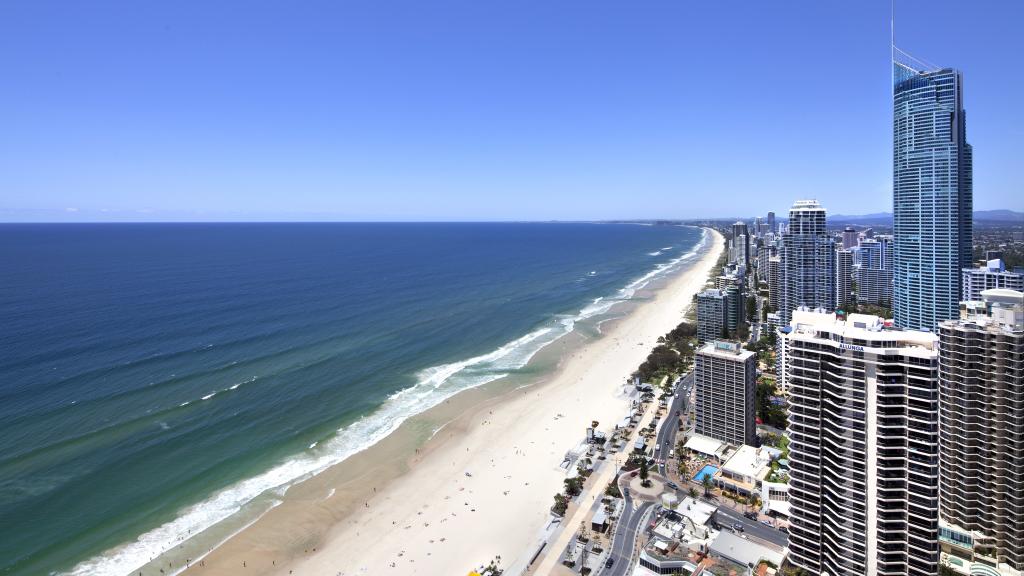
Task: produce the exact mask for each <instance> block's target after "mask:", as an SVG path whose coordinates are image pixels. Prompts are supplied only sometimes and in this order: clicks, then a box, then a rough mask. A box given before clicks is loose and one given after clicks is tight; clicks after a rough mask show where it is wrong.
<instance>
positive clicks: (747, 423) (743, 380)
mask: <svg viewBox="0 0 1024 576" xmlns="http://www.w3.org/2000/svg"><path fill="white" fill-rule="evenodd" d="M756 364H757V358H756V355H755V354H754V353H753V352H751V351H750V350H744V349H743V347H742V346H741V345H740V344H739V342H723V341H715V342H709V343H708V344H706V345H704V346H703V347H701V348H700V349H699V350H697V354H696V356H695V358H694V367H693V384H694V390H696V394H695V398H696V401H695V403H694V412H695V414H696V418H697V421H696V424H695V425H694V432H696V433H697V434H702V435H704V436H709V437H711V438H714V439H716V440H721V441H722V442H727V443H729V444H733V445H737V446H738V445H740V444H750V445H753V444H754V443H755V442H756V440H757V427H756V423H755V422H754V415H755V403H754V402H755V399H756V395H757V394H756V388H757V367H756Z"/></svg>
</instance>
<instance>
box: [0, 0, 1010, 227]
mask: <svg viewBox="0 0 1024 576" xmlns="http://www.w3.org/2000/svg"><path fill="white" fill-rule="evenodd" d="M896 12H897V34H896V36H897V44H898V45H900V46H901V47H902V48H904V49H905V50H907V51H909V52H911V53H913V54H915V55H917V56H920V57H923V58H925V59H926V60H929V61H931V62H935V63H937V64H941V65H948V66H955V67H958V68H960V69H962V70H963V72H964V79H965V100H966V108H967V122H968V139H969V141H970V142H971V143H972V144H973V145H974V150H975V171H974V173H975V180H974V190H975V206H976V208H978V209H991V208H1011V209H1018V210H1020V209H1024V177H1022V168H1024V164H1022V159H1024V147H1022V145H1021V142H1022V140H1024V106H1022V105H1021V104H1022V95H1024V74H1021V73H1020V72H1021V66H1022V59H1024V34H1022V33H1021V31H1020V25H1021V22H1024V2H1019V1H1016V0H1014V1H1005V2H993V1H978V2H962V1H933V0H927V1H926V0H913V1H910V0H901V1H899V2H898V4H897V8H896ZM0 73H2V74H3V80H2V82H0V118H2V122H0V220H2V221H26V220H44V221H66V220H296V219H298V220H302V219H306V220H308V219H316V220H320V219H329V220H333V219H345V220H368V219H369V220H382V219H383V220H479V219H483V220H510V219H515V220H519V219H531V220H544V219H608V218H662V217H664V218H669V217H677V218H685V217H714V216H723V217H724V216H737V215H753V214H759V213H764V212H766V211H767V210H770V209H774V210H776V211H777V212H784V211H785V210H786V209H787V208H788V206H789V205H790V204H791V202H792V201H793V200H794V199H796V198H802V197H813V198H818V199H819V200H821V202H822V203H823V204H824V205H825V206H826V207H827V208H828V209H829V211H830V213H834V214H835V213H843V214H857V213H866V212H875V211H883V210H889V209H890V208H891V194H890V188H891V116H892V112H891V109H890V67H889V2H887V1H885V0H883V1H878V2H850V1H842V2H841V1H838V0H837V1H829V0H813V1H812V0H806V1H788V0H786V1H778V2H762V1H756V2H755V1H751V2H729V1H724V2H710V1H709V2H697V1H693V0H664V1H661V0H645V1H643V2H600V1H594V0H587V1H572V0H557V1H552V0H537V1H532V0H516V1H511V0H507V1H498V0H465V1H461V2H458V1H455V2H453V1H446V0H430V1H424V0H411V1H398V0H359V1H342V0H334V1H324V2H312V1H307V2H302V1H296V2H285V1H284V0H280V1H273V2H267V1H257V0H245V1H242V0H239V1H237V2H226V1H213V0H204V1H192V2H186V1H181V2H179V1H167V0H161V1H142V0H132V1H125V2H102V1H97V2H66V1H64V2H50V1H45V0H24V1H11V2H4V3H3V4H2V6H0Z"/></svg>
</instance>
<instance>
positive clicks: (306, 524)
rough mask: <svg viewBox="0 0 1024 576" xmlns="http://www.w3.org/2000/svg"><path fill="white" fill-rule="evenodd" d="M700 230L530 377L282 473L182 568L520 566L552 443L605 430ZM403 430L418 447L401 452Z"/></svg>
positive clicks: (440, 570)
mask: <svg viewBox="0 0 1024 576" xmlns="http://www.w3.org/2000/svg"><path fill="white" fill-rule="evenodd" d="M710 233H711V239H710V241H709V242H708V244H707V245H706V246H705V248H704V251H703V252H702V254H701V255H700V256H699V258H698V260H697V261H696V262H694V263H692V264H690V265H689V266H688V268H687V269H686V270H685V271H684V272H683V273H679V274H676V275H675V276H674V277H672V278H671V279H669V280H668V281H666V282H664V285H663V286H662V287H660V289H658V290H657V291H655V292H654V293H653V297H652V298H651V299H650V300H647V301H643V302H639V303H637V304H635V305H632V310H631V311H630V312H629V314H627V315H626V316H625V317H623V318H621V319H619V320H616V321H614V322H609V323H607V324H605V326H604V327H603V333H604V334H603V335H602V336H601V337H598V338H593V339H589V340H588V341H586V342H585V343H583V344H582V345H581V346H579V347H577V348H575V349H572V352H571V353H567V354H566V357H564V358H563V359H562V361H561V362H560V363H559V365H558V367H557V368H556V369H555V370H552V371H551V373H550V374H549V375H547V376H546V377H544V378H542V379H541V380H540V381H539V382H538V385H535V386H529V387H526V388H522V389H519V390H514V391H510V392H506V393H504V394H501V395H499V396H498V397H493V396H491V397H488V396H487V394H486V391H481V390H471V391H468V392H466V393H463V394H460V395H459V396H457V397H456V398H453V399H452V400H450V401H449V402H448V403H446V404H444V405H442V406H439V407H437V408H436V409H434V410H432V411H431V412H432V414H430V415H429V418H427V419H425V420H424V421H433V422H438V423H442V424H443V427H441V429H440V430H439V431H437V432H436V434H435V435H434V436H433V437H432V438H430V439H429V440H428V441H426V442H423V440H424V438H423V436H424V435H427V436H429V435H430V434H431V433H433V429H426V425H425V424H423V422H421V423H420V428H419V429H416V428H415V425H410V427H412V428H413V429H407V430H405V431H404V434H405V435H404V437H403V435H402V433H403V431H402V430H399V432H396V433H395V434H393V435H392V437H389V438H387V439H385V440H384V441H382V442H381V443H379V444H378V445H377V446H374V447H373V448H372V449H370V450H367V451H365V452H363V453H361V454H358V455H356V456H355V457H353V458H351V459H350V460H349V461H346V462H345V463H344V464H342V465H340V466H337V467H336V469H332V470H328V471H326V472H324V473H323V474H320V475H318V476H316V477H314V478H311V479H309V480H307V481H306V482H303V483H301V484H299V485H297V486H294V487H293V488H292V489H291V490H289V492H288V493H287V495H286V497H285V499H284V502H283V503H282V504H281V505H280V506H278V507H276V508H274V509H273V510H271V511H270V512H268V513H267V514H266V515H264V516H263V517H262V518H260V519H259V520H258V521H256V522H255V523H253V524H252V525H251V526H250V527H248V528H246V529H245V530H242V531H241V532H240V533H238V534H237V535H235V536H234V537H232V538H230V539H229V540H228V541H227V542H225V543H224V544H223V545H222V546H220V547H218V548H217V549H216V550H214V551H213V552H212V553H211V554H209V555H208V556H206V557H205V558H204V559H203V562H202V565H200V564H199V563H198V562H194V563H193V565H192V568H191V569H190V570H188V571H186V574H303V575H305V574H309V575H339V574H341V575H354V574H453V575H454V574H466V573H468V572H469V571H470V570H471V569H473V568H474V567H476V566H479V565H482V564H486V563H487V562H489V561H490V560H491V559H493V558H495V557H500V558H501V564H502V566H503V567H509V566H516V565H522V561H523V559H524V558H527V557H529V556H532V554H533V553H534V552H535V551H536V547H537V544H538V541H539V539H540V537H541V531H542V530H543V529H544V527H545V526H546V525H547V524H548V521H549V518H550V515H549V508H550V506H551V504H552V503H553V500H552V497H553V496H554V494H556V493H557V492H559V491H560V490H561V489H562V481H563V479H564V478H565V477H566V474H565V470H563V469H562V468H560V467H559V464H560V463H561V462H562V460H563V458H564V456H565V454H566V452H567V451H569V450H571V449H572V448H574V447H575V446H577V445H578V443H579V442H580V441H581V440H582V439H583V437H584V434H585V431H586V428H587V427H588V426H590V423H591V421H592V420H597V421H598V422H600V425H599V426H598V428H599V429H602V430H611V429H612V428H613V427H614V424H615V423H616V422H618V421H619V420H620V419H621V418H622V417H623V416H624V415H626V413H627V412H628V410H629V401H628V400H627V397H626V396H625V394H624V393H623V385H624V383H625V380H626V377H627V376H628V375H629V374H630V373H631V372H632V371H633V370H635V369H636V367H637V366H638V365H639V364H640V363H641V362H642V361H643V360H644V358H646V356H647V354H648V353H649V351H650V349H651V348H652V347H653V346H654V344H655V343H656V340H657V338H658V337H659V336H661V335H663V334H665V333H666V332H668V331H670V330H671V329H672V328H674V327H675V326H676V325H677V324H678V323H679V322H680V321H682V319H683V316H684V314H685V312H686V309H687V307H688V306H689V305H690V304H691V302H692V299H693V296H694V294H695V293H696V292H698V291H699V290H700V289H701V288H702V287H703V286H704V284H705V282H706V280H707V276H708V273H709V271H710V270H711V268H712V267H713V266H714V264H715V262H716V261H717V259H718V257H719V254H720V252H721V250H722V237H721V235H720V234H718V233H717V232H714V231H711V232H710ZM406 428H409V427H406ZM434 428H436V426H434ZM411 437H412V438H418V439H419V440H418V441H419V444H418V445H420V446H421V447H420V448H418V449H417V450H416V452H415V454H413V455H412V457H410V456H409V450H408V448H407V446H408V442H409V441H410V440H409V439H410V438H411Z"/></svg>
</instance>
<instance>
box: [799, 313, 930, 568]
mask: <svg viewBox="0 0 1024 576" xmlns="http://www.w3.org/2000/svg"><path fill="white" fill-rule="evenodd" d="M780 333H783V340H784V346H785V356H784V370H785V373H786V381H787V386H788V388H789V423H790V424H789V428H788V431H787V435H788V436H789V441H790V444H789V448H790V453H789V465H790V483H789V484H790V488H789V501H790V506H791V508H790V511H791V513H790V521H791V524H790V528H789V548H790V561H791V562H793V563H794V564H795V565H797V566H799V567H801V568H804V569H806V570H808V571H810V572H812V573H814V574H828V575H829V576H864V575H872V576H875V575H892V576H896V575H900V576H906V575H908V574H909V575H914V576H934V575H935V574H936V573H937V572H938V556H939V545H938V502H939V495H938V486H939V454H938V452H939V448H938V440H939V431H938V419H939V418H938V347H937V345H936V344H937V340H938V338H937V337H936V336H935V335H934V334H930V333H927V332H917V331H903V330H893V329H891V328H890V327H888V326H887V325H886V322H885V321H884V320H883V319H882V318H879V317H877V316H869V315H864V314H850V315H849V317H848V318H847V320H846V321H842V320H838V319H837V318H836V316H835V314H825V313H815V312H805V311H800V310H798V311H796V312H794V313H793V320H792V322H791V325H790V327H789V329H788V331H787V330H786V329H785V328H784V329H783V330H781V331H780Z"/></svg>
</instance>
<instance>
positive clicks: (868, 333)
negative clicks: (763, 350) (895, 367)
mask: <svg viewBox="0 0 1024 576" xmlns="http://www.w3.org/2000/svg"><path fill="white" fill-rule="evenodd" d="M790 324H791V326H792V331H791V332H790V333H789V337H790V338H792V337H794V336H797V335H803V336H810V337H814V338H819V339H828V340H836V339H835V338H834V336H837V335H838V336H841V337H842V338H841V339H840V340H839V341H837V344H839V346H841V347H842V346H850V344H843V343H842V342H843V341H849V340H861V341H864V342H866V344H864V347H873V345H875V344H879V345H882V346H884V347H885V348H900V349H905V348H919V349H921V350H922V351H934V350H936V349H937V348H936V343H937V341H938V337H937V336H936V335H935V334H933V333H931V332H923V331H917V330H903V329H900V328H895V327H894V326H893V324H892V320H886V319H884V318H881V317H880V316H873V315H870V314H850V315H848V316H847V317H846V319H845V320H842V319H840V318H839V317H838V316H836V315H835V314H834V313H831V312H809V311H806V310H794V311H793V319H792V321H791V323H790ZM819 332H827V333H828V334H829V335H830V336H832V337H831V338H830V337H829V336H826V335H819Z"/></svg>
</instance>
